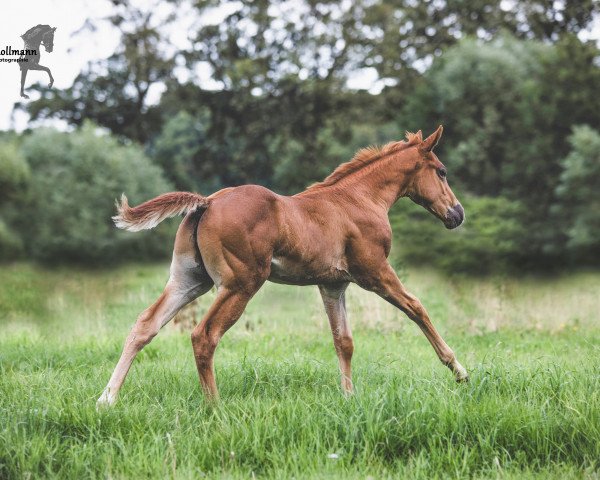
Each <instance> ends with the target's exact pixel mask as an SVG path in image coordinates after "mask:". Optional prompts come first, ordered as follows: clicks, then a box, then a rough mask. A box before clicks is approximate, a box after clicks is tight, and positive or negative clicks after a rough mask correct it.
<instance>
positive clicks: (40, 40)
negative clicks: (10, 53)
mask: <svg viewBox="0 0 600 480" xmlns="http://www.w3.org/2000/svg"><path fill="white" fill-rule="evenodd" d="M55 31H56V27H51V26H50V25H36V26H35V27H31V28H30V29H29V30H27V31H26V32H25V33H24V34H23V35H21V38H22V39H23V41H24V42H25V47H24V49H25V50H33V51H34V52H35V53H33V54H28V55H25V56H21V57H20V58H19V68H20V69H21V97H23V98H29V96H28V95H26V94H25V91H24V86H25V78H26V77H27V72H28V71H29V70H42V71H44V72H46V73H47V74H48V76H49V77H50V83H49V84H48V87H49V88H52V85H54V77H52V72H50V69H49V68H48V67H44V66H43V65H40V44H41V45H44V48H45V49H46V51H47V52H48V53H50V52H52V50H53V48H54V32H55Z"/></svg>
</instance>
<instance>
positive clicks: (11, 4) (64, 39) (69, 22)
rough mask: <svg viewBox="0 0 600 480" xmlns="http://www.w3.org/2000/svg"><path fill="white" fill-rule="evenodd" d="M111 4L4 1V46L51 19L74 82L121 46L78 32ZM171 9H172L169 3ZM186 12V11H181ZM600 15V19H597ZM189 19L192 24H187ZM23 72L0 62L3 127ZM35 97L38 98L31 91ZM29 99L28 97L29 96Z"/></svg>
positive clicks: (0, 43) (364, 76) (205, 81)
mask: <svg viewBox="0 0 600 480" xmlns="http://www.w3.org/2000/svg"><path fill="white" fill-rule="evenodd" d="M134 1H135V4H137V5H140V6H148V8H150V6H151V5H153V4H154V1H153V0H134ZM111 7H112V5H111V3H110V2H108V1H104V0H76V1H75V0H20V1H5V2H2V10H1V19H0V50H1V49H4V48H5V47H6V46H11V47H13V48H19V49H21V48H23V40H22V39H21V38H20V36H21V35H22V34H23V33H25V32H26V31H27V30H28V29H29V28H31V27H32V26H35V25H37V24H49V25H51V26H53V27H57V28H56V33H55V36H54V51H53V52H52V53H47V52H46V51H45V50H44V49H43V48H42V49H41V59H40V64H41V65H46V66H48V67H49V68H50V69H51V70H52V75H53V76H54V79H55V82H54V88H58V89H61V88H66V87H69V86H70V85H71V84H72V82H73V79H74V78H75V77H76V76H77V74H78V73H79V72H80V71H81V70H82V69H83V68H84V67H85V66H86V64H87V63H88V62H89V61H91V60H95V59H100V58H106V57H108V56H109V55H110V54H111V53H112V52H113V51H114V50H115V48H116V47H117V43H118V40H119V38H118V35H117V34H115V32H114V30H112V29H111V28H110V27H109V26H108V25H106V26H105V27H103V28H101V29H100V30H98V31H97V32H95V33H94V34H91V33H89V32H84V33H81V34H78V35H76V36H73V33H74V32H76V31H78V30H79V29H80V28H81V27H82V25H83V24H84V23H85V21H86V20H88V19H95V18H100V17H103V16H106V15H108V14H109V13H110V11H111ZM165 8H168V7H166V6H165ZM180 13H181V12H180ZM227 13H228V12H227V11H224V10H223V9H213V10H212V11H211V12H209V13H208V15H206V16H205V17H204V18H203V22H205V23H216V22H219V21H221V19H222V18H224V16H225V15H226V14H227ZM181 17H182V20H181V22H182V23H183V24H179V25H175V26H174V27H173V29H172V30H171V32H170V37H171V41H172V42H173V43H175V44H176V45H177V47H180V48H184V47H186V46H187V31H188V28H189V21H190V20H191V19H192V18H194V15H185V12H183V15H182V16H181ZM597 20H598V19H597ZM186 23H187V25H186ZM582 36H584V37H586V38H594V39H596V40H598V39H600V21H597V22H596V25H595V26H594V28H593V30H592V31H591V32H589V33H586V34H584V35H582ZM196 73H197V74H198V77H199V78H198V80H199V81H200V83H201V84H202V85H203V86H205V87H210V78H209V76H208V73H207V72H202V71H199V72H196ZM375 79H376V74H375V72H374V70H372V69H370V70H369V69H367V70H365V71H363V72H357V73H356V75H354V76H353V78H351V80H350V82H349V86H350V87H352V88H369V87H371V86H372V85H373V81H374V80H375ZM47 80H48V76H47V74H46V73H45V72H40V71H29V72H28V74H27V80H26V84H25V87H26V88H27V87H28V86H31V85H32V84H33V83H35V82H37V81H41V82H42V83H44V82H47ZM19 90H20V71H19V67H18V64H16V63H0V130H6V129H9V128H16V129H17V130H21V129H23V128H24V127H25V126H26V125H27V115H26V114H24V113H18V114H16V115H15V116H14V117H13V118H11V115H12V108H13V104H14V103H15V102H17V101H20V100H21V98H20V96H19ZM159 96H160V91H155V92H151V95H150V97H151V99H152V97H154V98H155V99H158V98H159ZM30 97H31V99H32V100H33V99H35V98H37V97H36V95H35V93H34V92H30ZM25 101H27V100H25Z"/></svg>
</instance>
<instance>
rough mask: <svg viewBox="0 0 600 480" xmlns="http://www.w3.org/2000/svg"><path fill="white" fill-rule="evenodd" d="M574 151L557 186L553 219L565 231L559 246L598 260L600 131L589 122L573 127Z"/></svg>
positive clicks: (574, 255)
mask: <svg viewBox="0 0 600 480" xmlns="http://www.w3.org/2000/svg"><path fill="white" fill-rule="evenodd" d="M569 143H570V144H571V152H570V153H569V154H568V155H567V156H566V157H565V158H564V159H563V160H562V161H561V166H562V168H563V171H562V174H561V175H560V182H559V185H558V187H557V188H556V203H555V205H554V206H553V209H552V213H553V218H552V220H553V221H554V222H555V224H556V225H557V226H560V229H561V231H562V232H563V233H564V238H563V239H562V240H563V242H564V243H560V244H559V245H558V248H565V249H566V251H567V253H568V254H569V255H570V257H571V258H574V259H577V260H579V261H580V262H584V261H585V263H588V264H589V262H594V263H596V264H597V263H598V258H599V255H600V197H599V196H598V186H599V185H600V132H598V131H596V130H594V129H592V128H591V127H589V126H586V125H584V126H578V127H574V128H573V134H572V135H571V136H570V137H569Z"/></svg>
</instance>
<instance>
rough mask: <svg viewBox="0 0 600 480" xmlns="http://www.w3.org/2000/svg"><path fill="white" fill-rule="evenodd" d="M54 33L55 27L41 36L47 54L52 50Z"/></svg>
mask: <svg viewBox="0 0 600 480" xmlns="http://www.w3.org/2000/svg"><path fill="white" fill-rule="evenodd" d="M55 31H56V27H54V28H51V29H50V30H48V31H47V32H46V33H44V34H43V35H42V45H44V48H45V49H46V51H47V52H51V51H52V49H53V48H54V32H55Z"/></svg>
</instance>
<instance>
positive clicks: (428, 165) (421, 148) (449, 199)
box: [406, 125, 465, 228]
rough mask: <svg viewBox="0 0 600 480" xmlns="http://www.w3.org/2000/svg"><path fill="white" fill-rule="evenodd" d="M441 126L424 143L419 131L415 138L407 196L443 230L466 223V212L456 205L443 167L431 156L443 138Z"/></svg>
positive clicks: (456, 202)
mask: <svg viewBox="0 0 600 480" xmlns="http://www.w3.org/2000/svg"><path fill="white" fill-rule="evenodd" d="M442 130H443V128H442V126H441V125H440V126H439V127H438V129H437V130H436V131H435V132H433V133H432V134H431V135H430V136H429V137H427V138H426V139H425V140H422V137H421V132H420V131H419V132H418V133H417V134H416V135H415V137H416V138H417V140H418V142H417V143H416V150H415V157H414V158H415V167H414V172H413V175H412V176H411V180H410V182H409V185H408V186H407V191H406V194H407V196H408V197H409V198H410V199H411V200H412V201H413V202H415V203H417V204H419V205H421V206H423V207H425V208H426V209H427V210H429V211H430V212H431V213H433V214H434V215H435V216H436V217H437V218H439V219H440V220H441V221H442V222H444V225H445V226H446V228H456V227H458V226H459V225H460V224H461V223H463V220H464V219H465V211H464V210H463V207H462V205H461V204H460V203H459V202H458V200H457V199H456V197H455V196H454V193H453V192H452V190H451V189H450V185H448V179H447V171H446V167H444V165H443V164H442V162H440V159H439V158H438V157H437V156H436V154H435V153H433V149H434V148H435V146H436V145H437V143H438V142H439V141H440V138H441V136H442Z"/></svg>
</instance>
